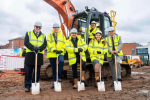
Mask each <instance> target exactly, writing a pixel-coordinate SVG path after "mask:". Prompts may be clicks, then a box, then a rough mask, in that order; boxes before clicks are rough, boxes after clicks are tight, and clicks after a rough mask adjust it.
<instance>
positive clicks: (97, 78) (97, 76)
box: [95, 73, 99, 87]
mask: <svg viewBox="0 0 150 100" xmlns="http://www.w3.org/2000/svg"><path fill="white" fill-rule="evenodd" d="M97 82H99V73H95V87H97Z"/></svg>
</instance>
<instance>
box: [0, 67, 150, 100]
mask: <svg viewBox="0 0 150 100" xmlns="http://www.w3.org/2000/svg"><path fill="white" fill-rule="evenodd" d="M52 84H53V81H52V79H51V80H50V81H43V80H40V85H41V92H40V94H38V95H32V94H31V92H28V93H26V92H24V89H25V88H24V76H21V74H7V75H6V78H5V77H4V76H2V77H0V100H58V99H61V100H150V67H149V66H144V67H141V68H133V69H132V75H131V77H130V78H128V79H124V80H123V81H122V91H114V87H110V85H111V84H112V81H111V80H108V81H105V89H106V91H105V92H98V89H97V88H95V87H94V83H93V85H92V86H88V87H85V91H80V92H78V91H77V89H72V84H71V83H70V82H69V80H68V79H62V83H61V85H62V92H55V91H54V89H50V86H51V85H52Z"/></svg>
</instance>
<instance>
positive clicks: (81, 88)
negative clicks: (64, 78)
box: [78, 81, 85, 91]
mask: <svg viewBox="0 0 150 100" xmlns="http://www.w3.org/2000/svg"><path fill="white" fill-rule="evenodd" d="M81 90H85V85H84V83H83V82H80V81H78V91H81Z"/></svg>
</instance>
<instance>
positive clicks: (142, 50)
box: [137, 48, 148, 54]
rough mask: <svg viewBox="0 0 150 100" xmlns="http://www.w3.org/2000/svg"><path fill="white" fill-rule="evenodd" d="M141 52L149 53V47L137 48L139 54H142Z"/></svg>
mask: <svg viewBox="0 0 150 100" xmlns="http://www.w3.org/2000/svg"><path fill="white" fill-rule="evenodd" d="M141 53H146V54H148V49H147V48H142V49H137V54H141Z"/></svg>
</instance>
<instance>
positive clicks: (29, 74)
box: [25, 65, 41, 88]
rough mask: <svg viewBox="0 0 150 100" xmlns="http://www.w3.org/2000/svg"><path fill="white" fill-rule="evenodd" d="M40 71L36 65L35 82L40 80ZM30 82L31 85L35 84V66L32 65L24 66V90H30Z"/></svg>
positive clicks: (39, 67)
mask: <svg viewBox="0 0 150 100" xmlns="http://www.w3.org/2000/svg"><path fill="white" fill-rule="evenodd" d="M40 69H41V65H38V66H37V79H36V82H38V81H39V78H40ZM31 80H32V83H35V66H34V65H26V68H25V88H31Z"/></svg>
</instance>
